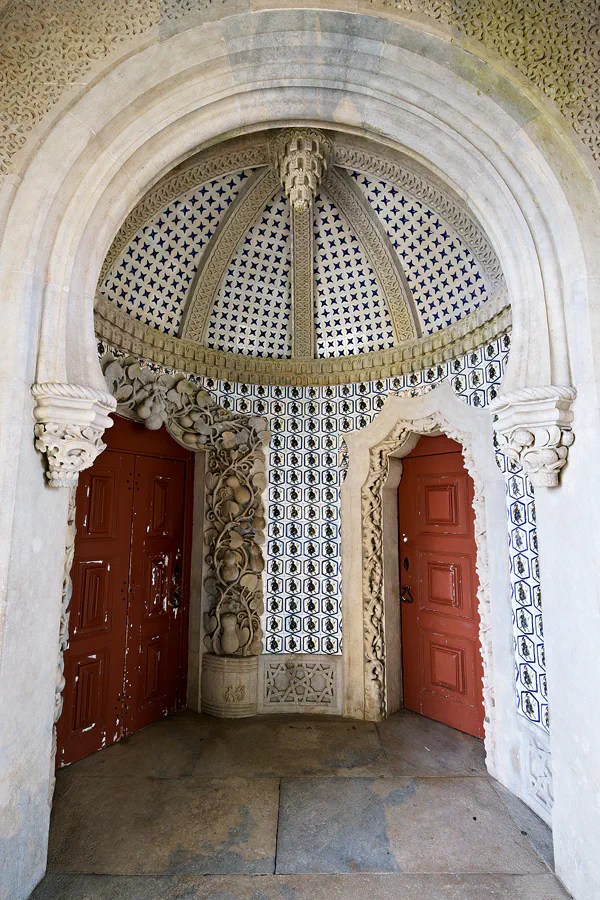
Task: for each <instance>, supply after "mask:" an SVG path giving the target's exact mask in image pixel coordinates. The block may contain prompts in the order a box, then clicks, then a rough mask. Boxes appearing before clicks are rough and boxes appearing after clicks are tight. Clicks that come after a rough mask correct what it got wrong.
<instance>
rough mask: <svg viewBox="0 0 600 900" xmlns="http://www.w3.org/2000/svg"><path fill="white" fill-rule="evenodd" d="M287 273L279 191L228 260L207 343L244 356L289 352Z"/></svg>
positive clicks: (285, 216) (286, 230)
mask: <svg viewBox="0 0 600 900" xmlns="http://www.w3.org/2000/svg"><path fill="white" fill-rule="evenodd" d="M290 278H291V241H290V210H289V204H288V202H287V200H286V198H285V196H284V194H283V192H281V193H279V194H278V195H277V196H276V197H275V198H274V199H273V200H272V201H271V202H270V203H269V204H267V206H266V207H265V209H264V211H263V213H262V215H261V217H260V220H259V221H258V222H257V223H256V224H255V225H253V226H252V228H250V229H249V230H248V231H247V233H246V235H245V237H244V239H243V241H242V243H241V245H240V247H239V248H238V250H237V253H236V255H235V257H234V258H233V260H232V261H231V264H230V266H229V268H228V270H227V273H226V275H225V278H224V280H223V283H222V285H221V287H220V288H219V292H218V295H217V299H216V302H215V305H214V308H213V311H212V314H211V317H210V322H209V326H208V340H207V343H208V346H209V347H212V348H213V349H214V350H223V351H228V352H229V353H241V354H244V355H246V356H263V357H271V358H275V359H282V358H286V357H289V356H291V292H290Z"/></svg>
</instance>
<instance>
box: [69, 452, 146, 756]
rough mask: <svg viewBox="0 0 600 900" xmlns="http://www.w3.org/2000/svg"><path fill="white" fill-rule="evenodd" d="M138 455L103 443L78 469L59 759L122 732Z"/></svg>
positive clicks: (95, 746) (93, 747)
mask: <svg viewBox="0 0 600 900" xmlns="http://www.w3.org/2000/svg"><path fill="white" fill-rule="evenodd" d="M134 462H135V457H134V456H133V455H131V454H128V453H118V452H116V451H112V450H105V451H104V453H103V454H102V455H101V456H100V457H99V458H98V460H97V462H96V463H95V464H94V466H93V467H92V468H91V469H87V470H86V471H85V472H82V474H81V475H80V476H79V485H78V488H77V507H76V526H77V537H76V542H75V556H74V559H73V566H72V568H71V580H72V584H73V592H72V596H71V603H70V605H69V610H70V615H69V649H68V650H67V651H66V653H65V670H64V676H65V687H64V690H63V711H62V715H61V717H60V719H59V720H58V727H57V738H58V751H57V754H56V764H57V765H58V766H61V765H66V764H67V763H70V762H73V761H74V760H76V759H81V758H82V757H83V756H87V755H88V754H89V753H93V752H94V750H99V749H100V748H101V747H104V746H106V745H107V744H112V743H113V742H114V741H115V740H118V738H119V737H120V735H121V728H122V692H123V678H124V667H125V654H124V652H123V647H124V640H125V628H126V622H127V597H128V582H129V553H130V536H131V519H132V512H133V474H134Z"/></svg>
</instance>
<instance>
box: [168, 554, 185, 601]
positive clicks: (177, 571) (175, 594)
mask: <svg viewBox="0 0 600 900" xmlns="http://www.w3.org/2000/svg"><path fill="white" fill-rule="evenodd" d="M172 583H173V591H172V593H171V599H170V600H169V606H170V607H171V609H179V607H180V606H181V604H182V599H181V552H180V551H179V550H178V551H177V553H176V555H175V565H174V567H173V577H172Z"/></svg>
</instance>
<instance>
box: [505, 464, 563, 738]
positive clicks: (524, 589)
mask: <svg viewBox="0 0 600 900" xmlns="http://www.w3.org/2000/svg"><path fill="white" fill-rule="evenodd" d="M497 459H498V465H499V466H500V468H501V469H502V471H503V472H504V473H505V476H506V509H507V514H508V535H509V550H508V552H509V557H510V591H511V605H512V617H513V639H514V650H515V679H516V684H517V704H518V707H519V710H520V711H521V713H522V714H523V715H524V716H525V717H526V718H527V719H529V720H530V721H532V722H535V723H536V724H538V725H540V726H541V727H542V728H543V729H544V731H547V732H549V730H550V721H549V712H548V689H547V684H546V658H545V649H544V626H543V620H542V596H541V590H540V570H539V556H538V544H537V530H536V522H535V500H534V495H533V487H532V485H531V482H530V481H529V478H527V476H526V475H525V474H524V472H523V469H522V468H521V466H519V465H518V463H515V462H513V461H512V460H509V459H507V457H506V456H505V455H504V454H503V453H498V454H497Z"/></svg>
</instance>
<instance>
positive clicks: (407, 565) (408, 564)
mask: <svg viewBox="0 0 600 900" xmlns="http://www.w3.org/2000/svg"><path fill="white" fill-rule="evenodd" d="M402 565H403V566H404V571H405V572H408V569H409V566H410V563H409V561H408V556H405V557H404V562H403V563H402Z"/></svg>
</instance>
